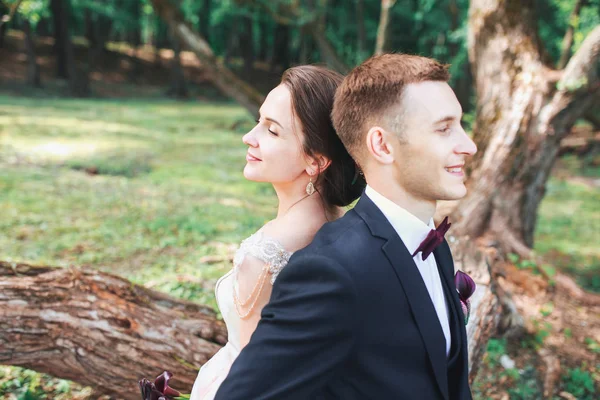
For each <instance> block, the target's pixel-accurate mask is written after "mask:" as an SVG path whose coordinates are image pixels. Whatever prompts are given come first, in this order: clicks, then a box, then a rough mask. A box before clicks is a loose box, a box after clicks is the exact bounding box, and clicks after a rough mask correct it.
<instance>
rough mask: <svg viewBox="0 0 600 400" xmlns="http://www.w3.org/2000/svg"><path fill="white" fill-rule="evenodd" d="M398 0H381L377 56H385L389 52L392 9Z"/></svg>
mask: <svg viewBox="0 0 600 400" xmlns="http://www.w3.org/2000/svg"><path fill="white" fill-rule="evenodd" d="M395 3H396V0H381V14H380V15H379V26H378V27H377V41H376V43H375V54H376V55H379V54H383V53H384V52H385V51H387V50H388V41H389V40H388V36H389V35H388V33H389V30H390V29H389V26H390V9H391V8H392V7H393V6H394V4H395Z"/></svg>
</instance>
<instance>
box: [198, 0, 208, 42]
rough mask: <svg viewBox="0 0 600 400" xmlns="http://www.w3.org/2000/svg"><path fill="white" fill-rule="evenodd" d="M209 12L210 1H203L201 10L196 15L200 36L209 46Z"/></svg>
mask: <svg viewBox="0 0 600 400" xmlns="http://www.w3.org/2000/svg"><path fill="white" fill-rule="evenodd" d="M210 10H211V0H204V1H203V2H202V10H201V11H200V14H199V15H198V20H199V22H200V35H202V37H203V38H204V40H206V43H209V44H210Z"/></svg>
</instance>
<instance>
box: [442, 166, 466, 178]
mask: <svg viewBox="0 0 600 400" xmlns="http://www.w3.org/2000/svg"><path fill="white" fill-rule="evenodd" d="M464 166H465V164H456V165H451V166H448V167H444V169H445V170H446V171H447V172H449V173H451V174H452V175H455V176H464V175H465V173H464V171H463V167H464Z"/></svg>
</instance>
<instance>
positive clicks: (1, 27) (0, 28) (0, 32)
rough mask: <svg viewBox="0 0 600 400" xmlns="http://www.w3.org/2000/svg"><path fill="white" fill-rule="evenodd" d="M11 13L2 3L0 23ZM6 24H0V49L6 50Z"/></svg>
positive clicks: (0, 4)
mask: <svg viewBox="0 0 600 400" xmlns="http://www.w3.org/2000/svg"><path fill="white" fill-rule="evenodd" d="M8 13H9V10H8V7H6V6H5V5H4V3H2V2H0V21H2V20H3V19H4V17H5V16H7V15H8ZM6 28H7V26H6V23H1V22H0V49H2V48H4V36H5V35H6Z"/></svg>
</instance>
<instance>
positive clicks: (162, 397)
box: [139, 371, 181, 400]
mask: <svg viewBox="0 0 600 400" xmlns="http://www.w3.org/2000/svg"><path fill="white" fill-rule="evenodd" d="M172 376H173V374H172V373H170V372H169V371H164V372H163V373H162V374H160V375H159V376H157V377H156V379H155V380H154V382H150V381H149V380H148V379H146V378H144V379H142V380H141V381H140V382H139V385H140V389H141V391H142V400H170V399H171V398H172V397H177V396H181V393H179V392H178V391H177V390H175V389H173V388H171V387H169V379H171V377H172Z"/></svg>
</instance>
